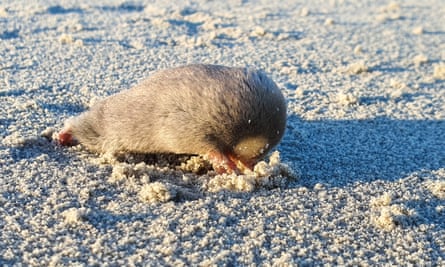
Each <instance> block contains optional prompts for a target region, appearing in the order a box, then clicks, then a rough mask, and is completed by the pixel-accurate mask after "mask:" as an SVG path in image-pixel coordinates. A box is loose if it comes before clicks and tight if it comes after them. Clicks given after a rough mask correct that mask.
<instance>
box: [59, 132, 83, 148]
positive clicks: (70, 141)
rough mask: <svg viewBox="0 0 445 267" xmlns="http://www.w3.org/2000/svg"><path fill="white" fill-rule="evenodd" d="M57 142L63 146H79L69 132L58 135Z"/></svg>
mask: <svg viewBox="0 0 445 267" xmlns="http://www.w3.org/2000/svg"><path fill="white" fill-rule="evenodd" d="M56 140H57V142H58V143H59V144H61V145H62V146H75V145H77V144H78V142H77V140H76V139H74V137H73V135H72V134H71V132H70V131H69V130H65V129H64V130H62V131H60V132H59V133H58V134H57V135H56Z"/></svg>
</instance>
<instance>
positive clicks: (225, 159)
mask: <svg viewBox="0 0 445 267" xmlns="http://www.w3.org/2000/svg"><path fill="white" fill-rule="evenodd" d="M207 158H208V160H209V161H210V162H211V163H212V166H213V169H214V170H215V171H216V172H217V173H218V174H223V173H236V174H241V173H244V171H245V170H246V169H249V170H252V169H253V166H254V165H255V160H252V161H249V162H242V161H241V160H240V159H238V158H237V157H235V156H234V155H232V154H230V153H227V154H223V153H220V152H216V151H212V152H210V153H208V154H207Z"/></svg>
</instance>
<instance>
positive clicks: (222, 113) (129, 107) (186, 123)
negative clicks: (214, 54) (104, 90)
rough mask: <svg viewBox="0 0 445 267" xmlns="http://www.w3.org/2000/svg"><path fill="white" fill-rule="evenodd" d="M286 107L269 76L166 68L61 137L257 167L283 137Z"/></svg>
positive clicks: (71, 122) (65, 141)
mask: <svg viewBox="0 0 445 267" xmlns="http://www.w3.org/2000/svg"><path fill="white" fill-rule="evenodd" d="M285 126H286V102H285V99H284V96H283V94H282V93H281V91H280V89H279V88H278V87H277V85H276V84H275V83H274V82H273V81H272V80H271V79H270V78H268V77H267V76H266V74H264V73H263V72H261V71H257V70H253V69H250V68H233V67H225V66H218V65H203V64H196V65H188V66H182V67H177V68H172V69H166V70H162V71H159V72H157V73H155V74H153V75H152V76H150V77H149V78H148V79H147V80H145V81H143V82H142V83H140V84H139V85H136V86H135V87H133V88H131V89H129V90H125V91H122V92H120V93H118V94H115V95H112V96H110V97H108V98H105V99H104V100H102V101H100V102H98V103H97V104H95V105H94V106H93V107H91V109H89V110H88V111H85V112H84V113H82V114H80V115H79V116H77V117H73V118H70V119H68V120H67V121H66V122H65V126H64V128H63V129H62V131H60V133H59V134H58V141H59V143H60V144H62V145H74V144H77V143H80V144H82V145H83V146H85V147H86V148H87V149H88V150H90V151H93V152H99V153H112V154H115V155H116V154H121V153H131V152H135V153H177V154H198V155H203V156H205V157H206V158H207V159H208V160H209V161H210V162H211V163H212V166H213V168H214V169H215V171H217V172H219V173H224V172H229V173H231V172H236V173H240V172H241V173H242V172H244V171H246V169H252V168H253V166H254V164H255V163H256V162H257V161H258V160H260V159H262V158H263V157H264V156H265V155H266V154H267V152H269V151H270V150H271V149H272V148H273V147H274V146H276V145H277V144H278V143H279V141H280V140H281V138H282V136H283V134H284V130H285Z"/></svg>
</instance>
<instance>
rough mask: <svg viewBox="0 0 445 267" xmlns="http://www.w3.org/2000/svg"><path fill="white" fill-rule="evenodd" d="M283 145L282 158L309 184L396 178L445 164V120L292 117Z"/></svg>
mask: <svg viewBox="0 0 445 267" xmlns="http://www.w3.org/2000/svg"><path fill="white" fill-rule="evenodd" d="M278 149H279V150H280V151H281V158H282V160H283V162H288V163H290V164H291V165H292V166H294V167H296V168H299V169H300V170H301V173H302V179H301V181H300V183H302V184H305V185H313V184H315V183H323V184H329V185H335V186H344V185H347V184H352V183H354V182H357V181H361V182H369V181H373V180H377V179H383V180H388V181H394V180H397V179H400V178H402V177H403V176H404V175H407V174H409V173H412V172H415V171H421V170H425V169H426V170H436V169H438V168H443V167H445V121H443V120H397V119H389V118H376V119H368V120H337V121H335V120H320V121H303V120H300V119H298V118H297V117H295V116H293V117H292V116H291V117H290V118H289V121H288V128H287V132H286V135H285V137H284V139H283V141H282V143H281V145H280V146H279V147H278Z"/></svg>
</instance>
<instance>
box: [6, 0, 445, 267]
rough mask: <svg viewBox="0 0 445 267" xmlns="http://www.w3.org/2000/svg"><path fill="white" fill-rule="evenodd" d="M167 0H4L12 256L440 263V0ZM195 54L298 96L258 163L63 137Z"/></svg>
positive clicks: (443, 227)
mask: <svg viewBox="0 0 445 267" xmlns="http://www.w3.org/2000/svg"><path fill="white" fill-rule="evenodd" d="M31 2H32V3H31ZM165 2H168V1H157V0H155V1H146V2H141V1H127V2H126V1H115V0H109V1H93V2H91V1H85V0H83V1H76V3H74V2H73V1H50V0H41V1H1V2H0V138H1V139H0V229H1V231H0V265H3V266H10V265H13V266H21V265H23V266H92V265H93V266H94V265H100V266H133V265H138V266H139V265H144V266H160V265H163V266H257V265H261V266H296V265H298V266H300V265H301V266H312V265H321V264H330V265H349V266H352V265H354V266H357V265H361V266H375V265H398V266H407V265H410V264H414V265H427V266H443V265H445V24H444V19H443V18H444V17H445V6H444V5H443V1H440V0H429V1H422V2H419V1H413V0H407V1H397V2H391V1H370V0H368V1H359V2H357V1H348V0H332V1H285V3H284V2H283V3H281V4H276V3H275V2H273V1H240V0H226V1H205V0H197V1H180V2H179V1H178V3H165ZM189 63H212V64H222V65H228V66H253V67H256V68H260V69H263V70H264V71H266V72H267V73H269V75H270V77H272V78H273V79H274V80H275V81H276V82H277V84H278V85H279V87H280V88H281V89H282V91H283V93H284V94H285V96H286V98H287V101H288V124H287V129H286V134H285V136H284V138H283V140H282V142H281V144H280V145H279V146H278V147H276V148H275V150H274V151H275V152H273V153H272V154H271V155H270V156H269V157H267V158H266V159H265V161H264V162H261V163H259V164H258V165H257V166H256V169H255V171H254V172H252V173H249V174H246V175H239V176H237V175H216V174H215V173H212V172H211V171H209V167H208V165H206V163H205V161H204V160H203V159H202V158H199V157H193V158H183V157H179V158H174V157H171V156H150V157H148V158H147V157H141V156H138V155H130V156H128V157H127V158H123V159H115V158H110V157H108V156H106V155H95V154H91V153H89V152H87V151H85V150H84V149H82V147H80V146H75V147H70V148H68V147H61V146H58V145H57V144H56V143H55V142H54V141H53V140H52V138H51V137H52V135H53V133H54V132H56V131H58V130H59V129H60V128H61V127H62V126H63V121H64V120H65V119H67V118H68V117H70V116H74V115H77V114H79V113H80V112H82V111H83V110H86V109H87V108H88V107H90V106H91V105H92V104H93V103H94V102H96V101H97V100H99V99H101V98H103V97H106V96H108V95H111V94H113V93H116V92H119V91H121V90H125V89H127V88H129V87H130V86H132V85H134V84H136V83H138V82H139V81H141V80H143V79H144V78H146V77H147V76H148V75H150V74H152V73H153V72H155V71H156V70H159V69H164V68H168V67H173V66H178V65H183V64H189Z"/></svg>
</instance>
